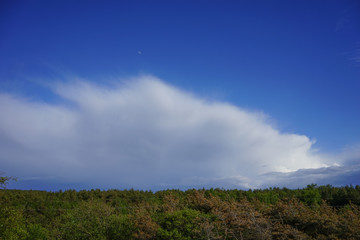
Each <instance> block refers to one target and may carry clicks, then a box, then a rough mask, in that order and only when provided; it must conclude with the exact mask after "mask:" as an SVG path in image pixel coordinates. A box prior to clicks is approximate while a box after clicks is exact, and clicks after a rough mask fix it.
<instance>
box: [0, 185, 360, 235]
mask: <svg viewBox="0 0 360 240" xmlns="http://www.w3.org/2000/svg"><path fill="white" fill-rule="evenodd" d="M0 239H4V240H5V239H6V240H8V239H360V186H346V187H332V186H330V185H328V186H316V185H309V186H308V187H306V188H304V189H297V190H290V189H286V188H282V189H280V188H270V189H264V190H248V191H242V190H224V189H208V190H205V189H201V190H195V189H191V190H187V191H180V190H165V191H158V192H151V191H137V190H121V191H120V190H107V191H101V190H99V189H96V190H89V191H86V190H83V191H75V190H66V191H58V192H46V191H24V190H0Z"/></svg>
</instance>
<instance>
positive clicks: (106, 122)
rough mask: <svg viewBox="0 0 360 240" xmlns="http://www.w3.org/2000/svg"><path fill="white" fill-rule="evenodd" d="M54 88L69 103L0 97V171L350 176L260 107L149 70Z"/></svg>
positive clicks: (229, 177) (92, 177)
mask: <svg viewBox="0 0 360 240" xmlns="http://www.w3.org/2000/svg"><path fill="white" fill-rule="evenodd" d="M52 90H53V91H54V92H55V93H56V94H57V95H58V96H59V97H60V98H62V99H63V100H65V101H64V102H66V103H64V104H49V103H44V102H34V101H31V100H29V99H25V98H19V97H15V96H13V95H9V94H0V111H1V115H0V163H1V166H2V168H3V171H6V172H8V173H11V175H16V176H19V177H20V179H21V178H23V179H32V180H33V178H35V177H36V178H40V179H42V178H44V179H47V178H49V177H50V176H51V178H52V179H54V181H57V180H58V181H67V182H70V183H71V182H82V183H86V184H88V185H91V184H95V185H96V186H101V187H105V188H123V187H135V188H167V187H171V188H172V187H181V186H191V187H202V186H205V187H207V186H215V187H240V188H248V187H261V186H267V185H269V184H274V185H278V184H283V185H284V186H291V187H296V186H299V185H302V184H309V183H312V182H316V181H317V180H319V179H324V178H326V177H323V175H325V176H327V177H328V178H332V179H334V178H341V177H342V176H347V174H349V172H347V171H345V170H344V169H348V168H347V167H343V166H340V165H339V166H336V165H334V164H335V162H333V160H332V158H324V157H322V156H320V155H319V154H318V153H316V152H314V151H313V149H312V144H313V142H312V141H311V140H310V139H309V138H308V137H306V136H303V135H297V134H287V133H281V132H279V131H278V130H277V129H275V128H274V127H273V126H272V125H271V124H270V123H269V122H268V120H267V117H266V116H264V114H261V113H259V112H250V111H247V110H243V109H241V108H239V107H236V106H234V105H231V104H228V103H225V102H217V101H208V100H205V99H201V98H199V97H197V96H194V95H192V94H190V93H187V92H185V91H182V90H179V89H177V88H175V87H172V86H169V85H167V84H165V83H164V82H162V81H160V80H158V79H156V78H153V77H139V78H137V79H132V80H131V81H126V82H122V83H119V84H113V85H112V86H108V85H107V86H103V85H96V84H93V83H90V82H87V81H81V80H74V81H68V82H67V83H57V84H55V85H53V88H52ZM340 164H341V162H340ZM301 169H308V170H301ZM353 170H354V169H353ZM354 171H355V173H353V175H354V174H355V175H356V174H358V173H359V172H360V170H359V168H358V167H357V168H356V169H355V170H354ZM356 171H357V172H356ZM314 172H315V173H316V174H317V175H316V174H315V175H314ZM334 172H336V173H337V174H334ZM319 174H323V175H319ZM304 176H305V177H304ZM306 176H312V178H307V177H306ZM319 176H320V177H319ZM299 179H301V181H300V180H299ZM307 180H309V181H307ZM310 180H311V181H310ZM312 180H314V181H312ZM334 181H336V180H334Z"/></svg>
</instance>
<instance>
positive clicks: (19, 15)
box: [0, 1, 360, 189]
mask: <svg viewBox="0 0 360 240" xmlns="http://www.w3.org/2000/svg"><path fill="white" fill-rule="evenodd" d="M359 13H360V4H359V3H358V1H225V2H224V1H105V2H104V1H101V2H100V1H73V2H70V1H31V2H30V1H16V2H15V1H2V2H1V3H0V36H1V37H0V96H1V99H2V100H1V104H0V110H1V111H2V112H3V117H2V118H1V119H0V120H1V121H0V124H1V126H0V130H1V131H0V142H1V143H2V148H3V149H4V151H3V153H2V154H1V155H0V163H2V164H0V166H1V165H2V166H3V167H2V168H3V169H0V170H1V171H2V172H5V173H6V174H8V175H14V176H18V177H19V182H18V183H16V184H15V185H14V187H19V188H44V189H49V188H57V187H51V186H59V187H60V188H61V187H65V186H66V187H70V188H71V187H76V188H77V187H78V186H79V188H81V186H83V187H89V186H90V187H91V186H95V185H94V184H98V185H97V186H100V187H103V188H108V187H119V188H121V187H138V188H162V187H164V186H169V187H179V186H180V187H181V186H197V185H196V184H198V185H199V186H200V185H201V186H220V187H221V186H224V187H227V186H229V187H243V188H246V187H262V186H265V185H264V183H265V182H270V183H271V184H273V185H279V184H280V182H279V181H280V180H276V179H283V178H286V177H287V176H289V175H291V174H293V175H292V176H291V177H289V179H296V180H293V182H291V183H290V182H289V186H294V187H297V185H296V184H295V183H296V182H297V183H299V184H300V183H301V184H303V185H305V184H308V183H307V182H306V181H305V180H304V179H306V178H303V182H302V180H299V178H298V177H299V176H300V175H301V176H303V175H306V174H307V173H308V174H309V175H306V176H310V175H311V176H313V175H314V171H315V170H314V169H319V172H321V174H320V173H319V176H320V175H321V176H324V175H326V174H325V173H324V172H326V173H328V172H331V173H332V174H333V172H336V174H335V175H334V174H333V175H331V174H330V175H326V176H328V177H319V176H317V177H314V178H310V179H311V181H313V182H318V183H323V184H326V183H331V184H340V185H341V184H350V183H352V184H358V183H359V182H358V180H356V179H357V177H358V176H360V174H359V172H360V171H358V172H349V171H350V170H349V169H360V168H359V167H358V164H359V160H360V154H358V153H359V150H358V149H359V142H360V127H359V122H360V110H359V103H360V94H359V90H360V83H359V82H360V81H359V79H360V14H359ZM140 93H141V94H140ZM124 94H125V95H124ZM129 94H130V95H131V96H129ZM172 94H173V95H172ZM157 96H162V98H161V99H163V101H165V102H168V104H170V105H171V106H172V107H173V108H175V109H179V111H173V109H171V108H170V109H169V108H168V107H167V106H164V103H162V102H161V101H159V99H158V97H157ZM172 96H173V97H172ZM136 97H137V98H138V100H137V101H133V100H132V99H133V98H136ZM104 99H105V100H104ZM106 99H107V100H108V101H109V102H107V103H105V102H106ZM119 99H122V100H121V101H123V102H121V101H120V100H119ZM124 99H125V100H124ZM85 100H87V101H85ZM118 101H119V104H120V102H121V104H125V103H126V104H127V106H128V107H126V108H125V107H124V106H123V105H121V104H120V105H121V106H120V105H119V106H118V105H116V106H115V105H113V104H112V103H111V102H118ZM124 102H125V103H124ZM186 103H188V105H186ZM165 105H166V104H165ZM90 106H93V107H90ZM94 106H95V107H94ZM96 106H101V107H100V109H102V110H101V111H100V110H99V109H98V108H96ZM195 106H197V107H195ZM229 108H230V109H229ZM14 109H15V110H14ZM104 109H111V110H108V112H106V113H103V115H102V116H103V118H101V119H100V118H98V117H96V116H97V115H96V114H95V113H97V114H98V113H99V112H98V111H100V112H102V111H105V110H104ZM130 109H131V110H130ZM181 109H184V110H181ZM210 109H211V110H210ZM150 110H154V111H155V110H156V111H158V114H157V115H156V114H155V115H154V113H153V112H151V111H150ZM147 111H150V112H149V113H147V114H145V113H146V112H147ZM135 113H136V114H135ZM116 114H117V115H116ZM217 114H223V115H222V117H221V118H220V117H216V116H217ZM5 115H6V117H4V116H5ZM114 115H116V116H123V115H126V116H131V117H129V118H132V120H131V123H134V124H130V123H128V122H125V120H121V119H122V118H121V119H120V120H119V119H117V121H120V123H116V124H115V123H113V121H111V119H113V117H114ZM54 116H58V117H54ZM94 116H95V117H94ZM175 116H177V119H179V120H182V121H180V122H181V123H183V122H187V121H190V120H189V119H188V118H187V117H189V116H192V118H191V119H193V118H196V119H201V120H197V121H198V122H196V124H195V125H194V123H192V125H183V124H180V123H179V122H177V121H175V120H174V117H175ZM20 118H23V119H27V120H28V121H18V122H17V120H18V119H20ZM59 118H64V121H63V122H61V123H59V122H57V121H58V119H59ZM44 119H45V120H44ZM145 119H147V120H148V121H149V123H147V122H146V121H145ZM249 119H252V120H249ZM140 120H141V121H140ZM155 120H157V121H155ZM43 121H44V122H43ZM121 121H123V122H121ZM191 121H192V120H191ZM251 121H253V122H254V126H253V125H251V126H250V125H247V124H248V123H249V122H251ZM64 122H66V124H65V123H64ZM109 122H110V123H109ZM155 122H160V123H162V124H163V125H164V126H171V127H167V128H165V129H164V128H162V127H161V128H158V126H157V125H156V124H155ZM10 123H11V124H10ZM48 123H49V124H48ZM50 123H51V124H50ZM62 123H64V124H65V125H66V126H65V125H64V126H63V125H61V124H62ZM79 123H81V124H82V125H83V126H87V127H88V128H89V129H88V130H84V129H80V128H79V127H76V126H79ZM102 123H103V124H105V123H108V124H107V126H108V128H110V129H112V130H111V131H110V132H113V134H109V133H108V132H107V131H105V130H104V131H101V132H96V131H95V130H94V131H93V129H102V128H101V126H103V125H102ZM135 123H137V124H135ZM210 123H211V124H210ZM242 123H243V124H244V125H241V124H242ZM59 124H60V125H61V126H63V128H64V129H65V130H64V132H67V131H68V132H69V134H68V135H63V134H62V132H56V131H54V129H53V128H56V127H57V126H59ZM72 124H73V125H72ZM154 124H155V125H154ZM38 125H39V126H38ZM43 125H44V127H42V126H43ZM105 125H106V124H105ZM144 125H145V126H147V128H145V127H144ZM229 126H232V128H229ZM19 129H22V130H23V131H24V133H23V132H21V131H19ZM70 129H71V131H70ZM119 129H122V130H121V131H120V130H119ZM139 129H140V130H139ZM151 129H158V132H156V131H155V132H153V131H151ZM178 129H183V131H184V132H185V133H186V132H187V131H188V133H189V134H188V135H186V134H180V133H179V132H178V131H177V130H178ZM214 129H215V130H214ZM219 129H222V130H219ZM236 129H238V130H236ZM244 129H250V130H249V131H250V132H251V133H249V134H248V135H246V136H245V135H244V134H243V133H241V134H240V132H242V131H244ZM259 129H263V131H264V132H265V133H263V134H262V133H258V130H259ZM269 129H270V130H271V131H270V130H269ZM268 130H269V132H268ZM92 131H93V134H92V135H87V134H88V133H89V132H92ZM232 131H234V132H236V131H238V132H239V135H236V136H234V135H233V134H231V132H232ZM71 132H73V133H74V132H75V133H77V135H76V134H75V135H76V136H75V135H74V134H71ZM124 132H126V133H127V135H126V136H123V135H122V134H123V133H124ZM170 133H171V134H170ZM22 134H23V135H24V136H23V137H24V138H22ZM116 134H118V135H116ZM193 134H194V135H193ZM79 135H81V136H82V138H81V137H80V138H79ZM114 135H116V137H114ZM99 136H102V137H99ZM121 136H122V137H121ZM129 136H137V137H136V138H135V137H134V138H133V137H129ZM160 136H161V137H160ZM216 136H221V137H222V138H223V139H222V141H221V143H226V144H221V143H220V142H219V141H220V140H219V139H217V137H216ZM244 136H245V137H244ZM303 137H305V138H306V139H305V138H303ZM92 138H94V139H95V138H96V139H97V140H96V141H93V143H91V141H89V142H90V143H88V144H84V142H88V141H87V140H88V139H92ZM24 139H25V140H24ZM75 139H76V140H75ZM84 139H85V140H84ZM99 139H100V140H99ZM139 139H150V140H149V141H150V142H153V143H154V144H153V145H154V146H152V147H151V148H149V145H148V144H147V143H146V144H145V143H144V144H145V145H144V144H143V143H141V142H142V141H140V140H139ZM163 139H167V140H163ZM191 139H195V140H196V141H195V140H194V141H193V142H192V144H189V142H191ZM254 139H257V140H256V141H255V140H254ZM259 139H260V140H259ZM315 140H316V143H315ZM72 141H73V142H72ZM233 141H239V142H240V143H241V144H240V145H239V146H236V145H234V142H233ZM48 142H53V143H54V146H46V149H45V145H44V143H48ZM66 142H72V144H71V145H67V144H65V143H66ZM109 142H111V144H109ZM139 142H140V143H139ZM164 142H169V143H172V144H174V145H176V146H177V147H176V148H175V147H174V146H173V145H171V146H164V145H163V144H164ZM250 142H251V144H250ZM264 142H266V144H265V143H264ZM267 142H269V144H270V143H277V144H275V145H274V146H272V145H269V144H267ZM300 142H301V143H300ZM30 143H31V144H30ZM55 143H56V144H55ZM120 143H121V144H122V145H123V146H124V145H126V146H128V147H127V148H125V147H124V148H121V150H119V151H118V152H116V151H115V150H114V149H118V148H119V147H118V144H120ZM287 143H289V145H287ZM37 144H38V145H37ZM92 144H94V145H92ZM112 145H113V148H110V149H107V148H108V146H112ZM197 145H198V146H199V148H196V146H197ZM278 145H281V146H284V148H278V147H277V146H278ZM300 145H301V146H306V147H304V148H302V147H299V146H300ZM55 146H58V148H56V147H55ZM100 146H102V147H100ZM194 146H195V147H194ZM214 146H216V147H214ZM219 146H221V147H219ZM265 146H266V147H265ZM161 147H162V148H161ZM74 148H76V149H77V150H76V151H75V150H74ZM89 148H90V149H98V150H99V151H100V152H101V151H107V152H106V154H105V153H103V155H101V154H100V153H98V154H99V156H98V158H94V159H93V161H100V160H96V159H104V158H107V159H112V160H111V161H110V160H101V161H105V162H104V164H102V165H101V164H100V165H97V164H94V165H92V164H91V163H90V162H81V161H83V160H81V161H80V160H78V159H79V158H85V157H86V156H87V155H86V154H84V153H83V151H84V152H86V149H89ZM102 148H105V149H107V150H104V149H103V150H101V149H102ZM209 148H212V149H211V150H209ZM251 148H255V149H259V150H262V151H263V152H264V153H265V152H266V153H267V154H270V155H271V154H273V155H271V156H270V157H269V158H270V159H273V160H269V161H270V163H269V164H267V163H266V161H265V160H264V158H265V156H259V155H257V154H255V152H256V151H255V150H254V151H251V150H249V149H251ZM9 149H13V151H12V152H11V151H10V150H9ZM48 149H54V150H53V152H51V151H50V150H48ZM129 149H133V152H131V153H128V151H130V150H129ZM159 149H161V150H159ZM181 149H183V150H182V151H180V150H181ZM214 149H215V150H214ZM236 149H243V150H244V149H246V150H244V151H245V152H246V154H243V155H241V154H242V153H243V152H244V151H242V152H241V154H240V153H239V152H237V151H236ZM269 149H272V150H271V151H270V150H269ZM274 149H276V151H275V150H274ZM291 149H292V150H293V151H292V150H291ZM299 149H302V150H299ZM5 150H6V151H5ZM60 150H61V151H60ZM58 151H59V152H58ZM247 151H248V152H247ZM15 152H18V153H17V154H15ZM109 152H114V153H113V154H110V155H111V156H110V155H108V154H109ZM125 152H126V154H125ZM141 152H144V155H141V154H140V155H139V153H141ZM184 152H187V153H188V154H184ZM20 153H22V154H20ZM145 153H146V154H145ZM210 153H211V154H210ZM230 153H231V154H230ZM285 153H286V154H285ZM174 154H176V157H174ZM209 154H210V155H209ZM29 155H32V156H36V157H37V158H38V159H40V160H34V159H32V158H29ZM55 155H56V157H54V160H52V161H53V162H52V164H53V166H57V164H59V166H63V168H64V169H63V170H62V171H63V172H61V171H60V172H61V174H60V173H59V174H58V175H56V173H55V172H53V171H51V170H50V166H51V165H52V164H49V166H45V165H46V164H43V163H44V162H42V161H47V160H45V159H49V156H55ZM95 155H96V154H95V153H93V154H92V156H95ZM240 155H241V160H236V158H237V156H240ZM114 156H123V157H118V158H116V157H114ZM145 156H152V157H151V158H149V159H148V158H147V157H145ZM294 156H295V157H294ZM293 157H294V159H293V160H289V162H291V161H293V162H294V163H293V164H290V163H289V164H285V163H284V164H282V163H283V162H286V161H288V160H286V159H291V158H293ZM155 158H156V159H162V160H161V161H160V160H154V159H155ZM168 158H174V159H176V162H177V163H179V165H176V166H178V168H179V169H183V168H184V169H186V168H191V167H193V168H194V169H195V170H194V171H189V174H180V173H176V171H172V170H170V168H171V167H172V166H173V165H174V162H171V161H170V160H166V159H168ZM184 158H186V159H187V160H186V161H185V160H184ZM69 159H73V160H69ZM124 159H127V160H126V161H128V162H132V163H131V164H126V163H125V162H126V161H125V160H124ZM135 159H137V160H135ZM196 159H204V160H203V161H204V162H203V163H204V164H206V165H208V166H209V167H207V168H206V167H205V168H204V169H202V168H201V164H199V163H198V162H196V161H197V160H196ZM205 159H207V160H205ZM208 159H211V161H210V160H208ZM223 159H227V160H223ZM276 159H278V160H276ZM279 159H281V160H279ZM34 161H35V162H34ZM71 161H73V162H71ZM76 161H80V162H81V164H84V165H86V166H88V172H89V174H88V175H86V174H84V175H82V174H81V166H83V165H81V164H80V165H78V166H75V165H72V164H73V163H74V162H76ZM136 161H138V163H137V165H136V164H135V165H134V162H136ZM167 161H169V162H167ZM174 161H175V160H174ZM187 161H189V162H187ZM199 161H200V160H199ZM206 161H210V162H206ZM221 161H225V162H224V164H227V165H228V166H229V168H230V169H233V170H232V171H230V170H228V169H222V173H220V172H221V171H219V172H216V171H215V170H216V169H218V168H219V166H218V164H220V163H221ZM239 161H240V163H242V164H245V165H246V164H247V163H249V162H251V163H254V164H253V165H252V164H248V165H246V166H247V167H245V169H248V170H249V172H250V173H249V174H248V175H247V174H245V173H244V170H243V171H241V166H242V165H241V164H239ZM278 161H280V162H278ZM297 161H298V162H299V163H301V164H300V165H299V164H295V162H297ZM64 162H68V163H69V164H68V165H67V164H64ZM255 162H256V164H255ZM265 165H266V166H267V167H265V168H264V170H256V169H257V168H258V169H260V168H261V166H265ZM41 166H44V167H43V168H42V167H41ZM90 166H92V167H90ZM135 166H137V168H136V167H135ZM146 166H150V167H149V168H148V169H149V170H151V171H152V173H153V174H149V176H147V175H146V174H145V175H146V176H145V177H143V178H142V177H141V176H140V173H136V171H135V169H139V168H142V167H145V168H146ZM279 166H282V167H279ZM99 168H101V169H102V170H103V172H104V176H103V179H104V180H103V181H101V183H94V182H92V181H91V180H89V179H91V176H92V174H95V172H93V171H92V170H94V169H99ZM117 168H124V169H125V170H124V171H128V172H131V173H132V175H131V176H134V179H132V177H131V176H128V177H127V178H119V179H116V181H111V178H109V179H107V177H106V175H107V174H105V172H109V174H108V175H109V176H112V174H111V172H112V171H110V170H111V169H117ZM70 169H72V170H70ZM74 169H77V170H74ZM131 169H133V170H131ZM184 169H183V171H186V170H184ZM234 169H238V170H234ZM239 169H240V170H239ZM307 169H309V170H307ZM310 169H311V170H310ZM334 169H335V170H334ZM72 171H73V172H72ZM299 171H301V172H300V173H301V174H300V173H299ZM307 171H309V172H307ZM66 172H72V173H71V174H70V173H69V174H66ZM139 172H141V171H139ZM160 172H168V173H169V174H160ZM245 172H246V171H245ZM274 172H275V173H278V174H279V175H276V174H275V176H278V178H273V176H274V174H273V173H274ZM285 172H286V174H285ZM270 173H272V174H270ZM297 173H299V174H298V175H296V174H297ZM304 173H305V174H304ZM113 174H116V173H115V172H114V173H113ZM138 174H139V175H138ZM264 174H267V175H264ZM284 174H285V175H284ZM73 175H78V176H79V177H77V178H74V177H73ZM153 175H157V176H158V177H154V176H153ZM260 175H261V176H263V177H259V176H260ZM170 176H173V177H170ZM264 176H266V177H264ZM269 176H271V177H269ZM270 178H271V180H269V179H270ZM44 179H48V180H47V184H42V182H44V181H45V180H44ZM49 179H50V180H49ZM191 179H192V180H191ZM254 179H261V180H259V181H258V182H257V183H256V184H255V183H254V184H250V182H252V183H253V182H254ZM324 179H325V180H324ZM309 181H310V180H309ZM49 182H51V184H49ZM160 182H161V184H162V185H161V184H159V183H160ZM281 182H284V180H281ZM148 183H149V184H150V183H151V184H150V185H148ZM195 183H196V184H195ZM309 183H311V182H309ZM155 185H156V186H155ZM154 186H155V187H154Z"/></svg>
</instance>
